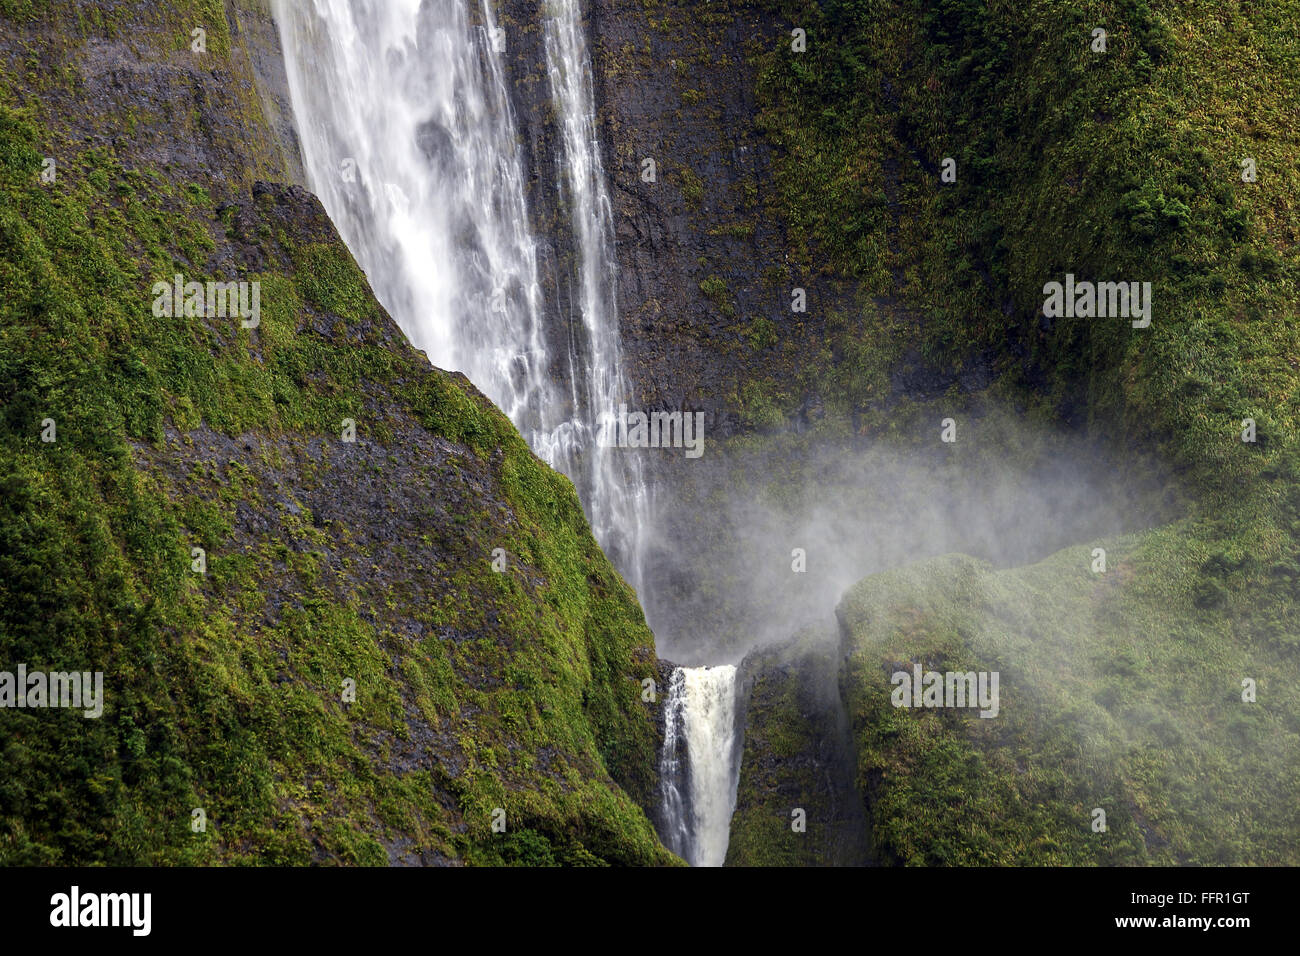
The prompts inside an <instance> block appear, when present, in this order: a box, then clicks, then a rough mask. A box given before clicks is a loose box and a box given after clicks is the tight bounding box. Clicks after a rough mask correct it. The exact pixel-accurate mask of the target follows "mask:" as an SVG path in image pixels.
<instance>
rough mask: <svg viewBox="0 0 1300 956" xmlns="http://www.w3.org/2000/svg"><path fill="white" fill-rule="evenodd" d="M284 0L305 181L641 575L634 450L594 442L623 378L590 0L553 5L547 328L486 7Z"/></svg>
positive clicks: (369, 265) (420, 323) (404, 311)
mask: <svg viewBox="0 0 1300 956" xmlns="http://www.w3.org/2000/svg"><path fill="white" fill-rule="evenodd" d="M272 3H273V10H274V14H275V20H276V23H277V24H278V26H279V29H280V36H281V43H282V46H283V48H284V56H285V65H286V72H287V74H288V80H289V95H290V99H291V101H292V104H293V110H294V117H295V121H296V126H297V130H298V135H299V141H300V144H301V151H302V157H303V164H304V167H305V169H306V173H307V178H308V184H309V186H310V187H311V189H312V190H313V191H314V192H315V193H316V195H317V196H319V197H320V199H321V202H322V203H323V204H324V206H325V209H326V211H327V212H328V213H329V215H330V218H331V219H332V220H333V221H334V223H335V225H336V226H337V227H338V230H339V233H340V234H341V235H342V237H343V239H344V241H345V242H346V243H347V245H348V247H349V248H350V249H351V250H352V253H353V255H354V256H355V257H356V259H357V261H358V263H359V264H360V265H361V268H362V269H363V270H364V271H365V273H366V275H367V277H368V278H369V280H370V284H371V286H372V287H373V288H374V290H375V294H376V295H377V296H378V298H379V300H380V302H382V303H383V304H384V306H385V308H387V309H388V311H389V313H390V314H391V315H392V316H393V318H394V319H395V320H396V321H397V322H398V324H399V325H401V327H402V329H403V330H404V331H405V332H406V334H407V335H408V336H409V337H410V339H411V341H412V342H413V343H414V344H415V345H416V347H418V348H420V349H423V350H424V351H425V352H426V353H427V354H428V356H429V358H430V360H431V361H432V362H434V363H435V364H437V365H439V366H442V367H445V368H451V369H457V370H460V371H463V372H464V373H465V374H466V375H467V376H468V377H469V379H470V381H472V382H473V383H474V384H475V385H476V386H478V387H479V389H481V390H482V391H483V392H484V394H486V395H487V396H488V397H489V398H491V399H492V401H493V402H495V403H496V404H497V405H498V406H499V407H500V408H501V409H502V410H503V411H504V412H505V413H506V414H507V415H508V416H509V417H510V419H511V421H513V422H514V423H515V425H516V426H517V427H518V428H519V430H520V433H521V434H522V435H523V436H524V438H525V440H526V441H527V442H528V444H529V446H530V447H531V448H532V449H533V450H534V451H535V452H536V453H537V454H538V455H539V456H540V457H541V458H542V459H544V460H545V461H546V462H547V463H548V464H550V465H551V466H552V467H554V468H556V469H558V470H559V471H562V472H564V473H565V474H566V475H568V476H569V477H570V478H571V479H572V480H573V482H574V485H575V486H576V487H577V489H578V492H579V494H580V496H581V497H582V499H583V503H584V505H585V506H586V509H587V513H588V516H589V519H590V521H591V526H592V531H593V533H594V534H595V536H596V539H597V540H598V541H599V542H600V544H601V545H602V547H604V549H605V550H606V552H607V553H608V554H609V556H610V558H611V560H613V561H614V563H615V565H616V566H617V567H618V568H619V570H620V571H622V573H623V575H624V576H625V577H626V578H627V579H628V580H629V581H630V582H631V583H632V584H633V586H637V587H639V586H640V585H641V557H640V555H641V531H642V529H643V528H644V527H645V526H646V525H647V524H648V521H647V516H646V510H647V508H648V494H647V492H646V489H645V483H644V481H643V479H642V476H641V472H640V463H639V462H637V461H636V460H635V456H634V455H620V454H619V453H618V452H617V451H616V450H614V449H610V448H607V447H604V446H603V445H602V443H601V442H600V441H599V440H598V439H599V437H600V435H599V431H600V428H601V427H602V425H603V424H604V423H606V422H608V421H609V420H610V417H611V416H612V415H613V413H614V411H615V409H617V407H618V405H619V403H620V402H625V401H627V398H628V389H627V382H626V377H625V375H624V373H623V369H622V367H621V362H622V359H621V355H620V345H619V329H618V310H617V307H616V296H617V290H616V287H615V285H614V275H615V272H616V266H615V263H614V257H613V249H612V236H613V227H612V221H613V217H612V212H611V209H610V203H609V196H608V194H607V190H606V187H605V182H604V169H603V166H602V164H601V160H600V150H599V141H598V139H597V136H596V127H595V118H594V98H593V95H592V78H591V64H590V56H589V54H588V51H587V47H586V41H585V36H584V33H583V28H582V22H581V11H580V9H579V4H578V3H577V2H576V0H558V2H555V3H552V4H550V5H548V8H547V9H548V18H547V19H546V20H545V21H544V24H543V26H544V29H545V39H546V59H547V64H546V65H547V70H548V74H549V77H550V82H551V92H552V99H553V101H554V105H555V113H556V117H557V119H556V123H557V125H558V127H559V131H560V134H561V135H560V136H559V137H558V139H559V146H558V147H557V149H558V150H559V152H560V153H561V155H558V156H556V163H557V167H558V168H559V169H560V170H562V171H563V174H564V175H563V178H564V181H563V182H562V183H560V184H557V185H558V186H559V188H560V190H561V195H562V196H563V197H564V199H565V203H564V205H565V206H566V207H567V209H568V212H569V215H570V217H571V220H572V221H571V223H570V228H571V231H572V234H573V237H574V244H575V253H576V255H575V259H576V265H575V270H576V275H575V276H574V277H573V279H572V281H573V283H574V285H575V287H576V288H577V289H578V294H577V295H576V296H574V310H575V312H576V313H577V314H575V315H573V316H571V317H569V318H570V319H571V320H572V321H571V322H570V325H571V326H572V327H573V328H574V329H575V330H576V332H575V334H570V335H569V336H568V337H567V340H566V341H564V342H553V341H548V340H547V334H546V323H545V322H544V318H545V315H546V311H545V310H546V301H545V300H546V297H545V295H544V292H543V289H542V288H541V286H540V284H539V280H538V265H537V248H536V246H537V244H536V242H535V241H534V238H533V235H532V232H531V226H530V222H529V216H528V208H527V203H526V200H525V191H524V182H525V178H524V170H523V169H522V161H521V157H520V150H519V147H518V144H517V136H518V131H517V127H516V119H515V116H514V113H513V110H512V107H511V103H510V96H509V86H508V84H507V80H506V73H505V68H504V65H503V55H502V53H501V52H500V48H501V47H503V46H504V45H505V40H506V37H505V34H504V33H503V32H502V31H501V30H500V29H499V28H498V26H497V22H496V19H495V14H494V12H493V4H491V3H490V2H487V0H482V2H475V0H272ZM557 382H561V383H562V384H557Z"/></svg>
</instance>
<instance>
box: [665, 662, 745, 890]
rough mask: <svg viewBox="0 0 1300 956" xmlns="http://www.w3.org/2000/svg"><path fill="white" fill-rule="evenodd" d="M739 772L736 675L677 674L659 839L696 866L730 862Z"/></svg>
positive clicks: (707, 670) (728, 671)
mask: <svg viewBox="0 0 1300 956" xmlns="http://www.w3.org/2000/svg"><path fill="white" fill-rule="evenodd" d="M738 769H739V768H738V767H737V766H736V668H735V667H733V666H732V665H730V664H727V665H723V666H720V667H679V668H677V669H676V670H674V671H673V675H672V680H671V683H670V684H669V687H668V700H667V701H666V702H665V704H664V747H663V753H662V756H661V759H660V766H659V779H660V796H661V814H662V823H661V827H662V833H661V836H662V838H663V840H664V843H665V845H666V846H667V847H668V848H669V849H670V850H672V851H673V852H674V853H676V854H677V855H678V856H680V857H682V858H683V859H685V860H686V861H687V862H688V863H690V864H691V865H692V866H721V865H722V863H723V861H724V860H725V859H726V856H727V841H728V838H729V835H730V829H731V813H732V811H733V810H734V809H735V806H736V782H737V778H738V774H737V770H738Z"/></svg>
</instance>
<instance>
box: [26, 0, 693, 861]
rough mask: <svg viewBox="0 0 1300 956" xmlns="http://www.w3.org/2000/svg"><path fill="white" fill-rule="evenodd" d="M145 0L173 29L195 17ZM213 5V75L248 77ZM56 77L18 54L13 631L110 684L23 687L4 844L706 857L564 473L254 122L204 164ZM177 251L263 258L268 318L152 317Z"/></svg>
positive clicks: (189, 854) (343, 855)
mask: <svg viewBox="0 0 1300 956" xmlns="http://www.w3.org/2000/svg"><path fill="white" fill-rule="evenodd" d="M146 6H147V7H148V10H149V11H150V12H149V13H147V14H141V17H142V23H146V22H151V19H150V18H152V17H154V16H160V17H162V18H164V19H167V18H169V17H174V18H175V19H174V20H169V21H168V24H167V25H166V28H160V29H158V30H157V32H156V33H151V32H149V31H148V30H144V31H142V32H141V34H140V37H141V38H142V39H141V41H140V42H141V45H142V47H144V48H146V49H151V50H153V51H155V52H156V51H157V50H163V51H165V50H166V49H167V48H168V47H167V44H168V43H169V42H170V41H169V40H167V38H169V37H172V36H173V35H176V34H177V32H178V31H179V30H180V27H182V26H183V25H184V24H185V23H186V22H188V20H187V19H186V17H185V16H182V15H181V12H178V11H175V10H161V11H160V8H158V7H155V6H154V5H141V7H142V9H143V8H144V7H146ZM11 7H12V5H9V6H6V7H5V8H4V9H3V13H4V14H5V15H8V16H14V15H16V13H15V10H13V9H11ZM65 7H67V5H65V4H51V5H49V12H48V13H47V12H46V11H45V10H42V11H39V12H34V13H30V14H25V15H29V16H31V17H33V18H40V17H42V16H47V15H48V16H49V17H51V18H57V17H60V16H63V15H70V14H69V9H70V8H67V9H65ZM55 8H58V9H55ZM24 9H28V8H24ZM212 11H215V12H216V14H217V16H216V18H215V19H213V21H212V23H210V24H207V27H208V30H209V51H210V53H209V54H208V56H209V60H207V61H205V68H209V69H212V70H214V71H215V72H217V73H218V74H220V73H221V71H222V70H229V71H235V70H236V68H235V67H234V66H232V65H231V64H230V62H229V61H227V60H226V59H225V53H224V51H225V50H226V49H227V48H228V46H229V33H228V32H227V30H226V27H225V19H224V15H222V14H221V9H220V5H216V6H214V7H212ZM212 11H210V12H212ZM119 12H120V15H121V16H123V17H126V18H128V20H129V16H130V13H129V11H119ZM57 22H58V23H63V22H64V21H63V20H58V21H57ZM70 22H75V20H73V21H70ZM54 24H55V20H54V19H51V20H46V21H43V22H42V23H41V25H40V29H42V30H45V31H53V33H54V35H55V36H63V35H62V34H60V33H59V31H58V29H56V27H55V25H54ZM86 29H87V30H88V31H89V32H91V33H94V32H96V31H98V30H101V29H103V30H108V29H109V28H108V27H106V26H105V27H100V26H93V25H92V26H88V27H86ZM65 39H68V41H69V44H70V45H71V46H72V47H73V48H75V40H74V39H73V38H71V37H65ZM150 43H156V44H158V46H157V47H154V48H150V47H149V44H150ZM51 49H57V44H53V45H51ZM51 55H52V56H54V55H56V54H51ZM50 75H51V76H53V77H55V79H53V80H48V81H47V82H49V83H51V84H53V86H54V87H57V84H58V83H60V82H62V81H63V80H62V79H61V78H62V77H64V76H65V74H63V73H62V72H61V71H59V70H55V71H53V72H52V73H51V74H50ZM180 75H181V76H182V79H181V80H178V82H179V83H181V85H182V87H184V83H185V80H184V79H183V77H184V74H183V73H182V74H180ZM68 82H72V83H75V82H79V81H77V80H75V79H74V80H69V81H68ZM24 83H25V80H24V78H22V77H14V76H12V75H9V74H0V292H2V296H0V303H2V304H0V407H2V408H3V412H2V413H0V489H3V495H0V510H3V512H4V514H3V515H2V516H0V660H3V662H4V663H3V667H4V668H6V669H12V667H13V666H14V665H16V664H17V663H19V662H22V663H26V664H27V665H28V667H29V668H31V669H43V670H77V671H82V670H91V671H103V672H104V688H105V697H106V705H105V709H104V715H103V717H102V718H101V719H98V720H87V719H85V718H83V717H82V716H81V714H80V712H73V711H67V710H59V709H49V710H9V709H6V710H5V711H3V713H2V714H0V754H2V756H0V760H2V761H3V764H4V766H5V769H6V773H5V775H4V780H3V781H2V782H0V863H7V864H72V863H78V864H85V863H104V864H114V865H122V864H199V863H255V864H302V863H311V862H318V863H344V864H361V865H373V864H386V863H388V862H390V861H395V860H398V859H406V860H425V861H434V860H450V861H462V862H466V863H472V864H502V863H507V864H551V863H555V864H609V863H615V864H661V863H673V862H676V860H675V858H674V857H672V856H671V855H670V854H668V853H667V852H666V851H664V850H663V848H662V847H661V846H660V845H659V842H658V840H657V838H656V837H655V834H654V832H653V829H652V827H651V825H650V823H649V820H648V818H647V817H646V815H645V813H644V812H643V810H642V806H645V805H648V803H649V800H650V789H651V786H652V781H651V779H650V774H651V772H652V768H653V767H654V766H655V755H656V751H657V739H656V734H655V730H654V725H653V720H652V716H653V715H652V713H651V711H650V709H649V708H647V707H646V705H644V704H643V703H642V702H641V700H640V681H641V680H642V679H643V678H645V677H648V676H653V675H654V674H655V669H654V666H655V660H654V650H653V640H652V636H651V634H650V632H649V630H648V629H647V628H646V626H645V623H644V618H643V616H642V613H641V611H640V609H639V607H638V606H637V604H636V599H635V596H634V594H633V593H632V592H631V590H630V589H629V588H628V586H627V585H626V584H625V583H624V582H623V581H622V579H621V578H620V577H619V576H618V575H617V573H616V572H615V571H614V570H613V569H612V568H611V566H610V565H609V563H608V562H607V561H606V560H605V558H604V556H603V555H602V554H601V553H600V551H599V548H598V547H597V546H596V544H595V542H594V541H593V539H592V537H591V533H590V530H589V528H588V526H587V523H586V520H585V518H584V516H583V514H582V511H581V508H580V506H579V502H578V500H577V497H576V494H575V493H574V490H573V487H572V485H571V484H570V483H569V482H568V481H567V479H565V478H563V477H561V476H559V475H558V474H556V473H554V472H552V471H550V470H549V469H548V468H546V467H545V466H544V465H543V464H542V463H541V462H540V461H538V460H537V459H536V458H535V457H534V456H533V455H532V454H531V453H530V452H529V450H528V448H527V447H526V445H525V444H524V442H523V440H522V439H521V438H520V437H519V435H518V433H517V432H516V431H515V429H514V428H513V427H512V426H511V425H510V423H509V422H508V420H506V418H505V417H504V416H503V415H502V414H501V413H500V412H499V411H497V410H496V409H495V408H493V407H492V406H491V404H490V403H489V402H487V401H486V400H485V399H484V398H483V397H482V396H481V395H479V394H478V393H477V392H476V391H475V390H474V389H473V388H472V386H470V385H469V384H468V383H467V382H466V381H465V380H464V378H463V377H460V376H454V375H450V374H447V373H444V372H440V371H438V370H436V369H432V368H430V367H429V365H428V363H427V361H426V360H425V358H424V357H423V356H422V355H421V354H419V353H417V352H415V351H414V350H413V349H411V348H410V347H409V345H407V343H406V342H405V341H404V339H403V338H402V337H401V334H400V332H399V331H398V330H397V328H396V326H395V325H393V323H392V322H391V320H390V319H388V317H387V316H386V315H384V314H383V312H382V311H381V310H380V308H379V306H378V304H377V303H376V302H375V300H374V297H373V295H372V294H371V292H370V290H369V288H368V287H367V285H366V282H365V278H364V276H363V275H362V274H361V272H360V271H359V270H358V269H357V267H356V265H355V263H354V262H353V260H352V258H351V256H350V255H349V254H348V252H347V250H346V249H345V248H344V247H343V245H342V243H341V242H340V241H339V239H338V237H337V235H336V234H335V233H334V231H333V228H332V226H331V225H330V224H329V222H328V220H326V219H325V217H324V215H323V213H322V212H321V210H320V209H319V206H318V205H315V204H314V203H313V202H312V201H310V199H309V197H306V196H305V194H302V193H295V192H293V191H291V190H289V189H288V188H286V187H280V186H262V185H259V187H258V188H256V189H252V190H251V192H250V189H249V186H250V184H251V174H252V171H251V170H250V169H248V168H246V167H245V166H243V165H242V164H243V163H245V162H246V161H247V159H248V153H245V152H241V151H240V149H238V148H235V149H232V150H231V152H230V154H229V155H228V157H227V158H228V159H229V161H230V162H231V163H232V164H233V165H232V166H231V167H230V168H229V169H226V170H221V171H220V172H221V175H214V176H213V177H212V179H211V181H210V182H205V183H204V184H203V185H202V186H200V185H198V184H196V183H193V182H189V181H186V180H185V179H184V178H178V177H177V173H176V171H175V169H173V168H171V167H164V168H156V169H154V168H151V167H150V166H149V165H148V164H145V163H140V162H139V161H138V160H139V156H138V155H137V154H136V153H135V152H134V150H136V149H144V150H147V145H143V146H142V145H141V144H140V143H139V142H136V141H133V140H127V139H123V140H120V141H117V142H116V143H115V144H114V145H113V146H108V147H99V148H89V147H88V146H87V145H86V144H84V143H83V142H81V138H80V137H79V136H77V135H76V133H75V132H74V131H73V130H71V129H67V128H65V127H64V126H63V125H62V124H60V123H58V122H57V121H56V120H55V119H54V118H53V117H51V116H50V115H48V114H46V113H45V112H44V111H43V108H42V106H41V103H40V102H39V101H37V100H36V99H35V98H30V99H29V98H27V97H26V96H25V91H24ZM231 85H234V84H231ZM45 92H46V93H47V94H50V95H52V96H53V97H54V98H55V99H54V100H53V101H57V97H58V96H60V95H63V91H61V90H59V89H57V88H52V89H49V90H46V91H45ZM24 102H27V103H28V104H29V105H26V106H24V105H21V104H22V103H24ZM252 102H253V105H251V106H250V109H254V110H255V109H256V105H255V101H252ZM245 120H247V123H248V126H249V133H248V135H249V136H250V137H252V138H254V139H256V138H257V137H259V136H262V135H263V132H264V131H261V130H260V126H261V125H262V123H261V120H260V115H259V114H256V113H254V114H251V115H249V116H246V117H245ZM88 121H90V122H93V117H91V118H90V119H89V120H88ZM46 155H52V156H55V157H57V160H58V177H57V180H56V181H55V182H54V183H43V182H42V181H41V178H40V172H41V169H42V159H43V157H44V156H46ZM263 160H264V161H265V162H267V163H272V162H274V157H273V155H272V154H271V153H265V154H263ZM176 273H183V274H184V275H185V276H186V278H187V279H195V280H198V281H206V280H209V279H212V280H220V281H227V280H232V279H240V280H247V281H258V282H260V283H261V304H262V311H261V317H260V319H261V321H260V324H259V325H258V327H257V328H255V329H246V328H242V327H241V326H240V323H239V322H238V320H237V319H235V318H229V319H227V318H185V317H175V318H167V317H156V316H154V315H152V314H151V308H150V307H151V304H152V302H153V295H152V293H151V288H152V285H153V283H154V282H155V281H158V280H160V279H161V280H164V281H169V280H170V278H171V276H173V275H174V274H176ZM345 418H350V419H353V420H355V422H356V423H357V434H358V441H357V442H356V443H355V444H345V443H344V442H342V441H341V440H340V434H341V429H342V423H343V420H344V419H345ZM46 419H53V421H54V423H55V426H56V428H57V440H56V441H54V442H44V441H42V440H41V433H42V430H43V428H44V427H45V426H44V425H43V422H44V421H45V420H46ZM195 547H198V548H203V549H204V550H205V552H206V560H207V571H206V574H202V575H200V574H197V573H195V572H194V571H193V570H191V563H190V562H191V559H192V552H191V549H192V548H195ZM494 548H501V549H503V550H504V551H505V552H506V554H507V556H508V566H507V568H506V570H505V571H503V572H502V573H495V572H494V571H493V570H492V567H491V560H492V552H493V549H494ZM346 680H352V681H355V683H356V701H355V702H354V703H345V702H344V699H343V693H342V692H343V689H344V682H345V681H346ZM195 808H202V809H203V810H204V812H205V815H206V819H207V827H206V830H205V831H204V832H194V831H193V830H192V828H191V819H192V810H194V809H195ZM496 808H502V809H504V810H505V812H506V827H507V828H506V832H505V833H494V832H492V816H493V812H494V810H495V809H496Z"/></svg>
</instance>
